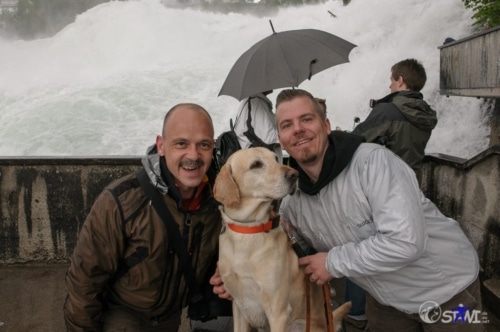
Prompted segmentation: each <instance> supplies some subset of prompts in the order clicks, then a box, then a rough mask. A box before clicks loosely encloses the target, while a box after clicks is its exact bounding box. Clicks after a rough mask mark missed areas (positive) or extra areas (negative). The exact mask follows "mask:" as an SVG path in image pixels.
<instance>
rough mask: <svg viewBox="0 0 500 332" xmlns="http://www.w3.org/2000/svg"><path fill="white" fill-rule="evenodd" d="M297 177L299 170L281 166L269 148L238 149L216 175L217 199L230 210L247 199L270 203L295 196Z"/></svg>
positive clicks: (215, 188) (215, 190)
mask: <svg viewBox="0 0 500 332" xmlns="http://www.w3.org/2000/svg"><path fill="white" fill-rule="evenodd" d="M297 178H298V172H297V171H296V170H294V169H293V168H291V167H288V166H286V165H281V164H280V163H278V160H277V158H276V155H275V154H274V153H273V152H271V151H270V150H268V149H266V148H249V149H243V150H238V151H236V152H235V153H233V154H232V155H231V156H230V157H229V159H228V160H227V162H226V163H225V164H224V166H223V167H222V168H221V170H220V172H219V174H218V175H217V178H216V179H215V186H214V196H215V199H216V200H217V201H219V202H220V203H221V204H223V205H224V206H225V207H229V208H237V207H238V206H239V205H240V204H241V201H242V200H244V199H248V198H250V199H251V198H254V199H257V200H262V201H266V200H267V201H269V202H271V201H272V200H275V199H281V198H283V197H285V196H286V195H287V194H293V192H294V191H295V188H296V185H297Z"/></svg>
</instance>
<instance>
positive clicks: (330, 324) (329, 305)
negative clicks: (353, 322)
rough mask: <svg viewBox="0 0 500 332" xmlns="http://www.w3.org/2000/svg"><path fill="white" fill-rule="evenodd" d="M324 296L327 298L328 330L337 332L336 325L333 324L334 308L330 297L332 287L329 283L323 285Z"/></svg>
mask: <svg viewBox="0 0 500 332" xmlns="http://www.w3.org/2000/svg"><path fill="white" fill-rule="evenodd" d="M322 288H323V297H324V298H325V310H326V324H327V329H326V330H327V331H328V332H335V326H334V325H333V310H332V302H331V298H330V287H329V286H328V283H326V284H324V285H323V287H322Z"/></svg>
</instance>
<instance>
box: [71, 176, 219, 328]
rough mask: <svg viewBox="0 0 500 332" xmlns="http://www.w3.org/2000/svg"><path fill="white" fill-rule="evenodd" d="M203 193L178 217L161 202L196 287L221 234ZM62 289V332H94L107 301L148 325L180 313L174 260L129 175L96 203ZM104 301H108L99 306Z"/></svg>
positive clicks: (181, 292)
mask: <svg viewBox="0 0 500 332" xmlns="http://www.w3.org/2000/svg"><path fill="white" fill-rule="evenodd" d="M205 190H206V191H207V192H206V193H205V195H204V199H203V200H202V205H201V208H200V210H199V211H196V212H183V211H182V209H181V208H179V207H178V206H179V204H178V202H176V201H175V200H174V199H173V198H172V197H171V196H170V195H164V197H163V198H164V201H165V203H166V204H167V207H168V209H169V211H170V212H171V214H172V216H173V218H174V219H175V222H176V223H177V224H178V225H179V230H180V232H181V234H183V233H185V232H187V239H188V244H187V248H189V250H188V251H189V253H190V254H191V255H192V262H191V263H192V266H193V267H194V269H195V271H196V274H197V279H198V280H200V281H201V279H203V277H205V276H206V275H207V270H208V268H209V265H210V263H212V262H213V260H214V258H215V255H216V254H217V246H218V234H219V232H220V228H221V219H220V214H219V211H218V210H217V207H216V202H215V201H214V200H213V198H212V196H211V188H210V186H207V187H205ZM186 225H190V226H189V227H186ZM125 261H126V262H127V264H125V263H124V262H125ZM124 267H125V269H124V270H125V272H124V273H123V270H122V269H123V268H124ZM120 270H122V272H120ZM208 272H209V271H208ZM121 274H123V275H121ZM115 279H116V280H115ZM66 285H67V288H68V297H67V300H66V303H65V305H64V315H65V320H66V326H67V328H68V330H70V331H99V330H100V328H101V318H102V313H103V310H105V306H104V305H105V303H107V302H108V301H111V302H113V303H116V304H120V305H123V306H124V307H126V308H128V309H130V310H131V311H132V312H133V313H134V314H137V315H140V316H142V317H143V318H144V319H147V320H152V321H155V320H163V319H165V318H166V317H168V316H169V315H172V314H176V315H179V314H180V309H181V308H182V307H184V306H186V304H187V300H188V299H187V295H188V294H187V293H188V291H187V289H186V283H185V280H184V276H183V274H182V272H180V271H179V269H178V258H177V255H176V254H175V253H174V252H173V250H172V248H171V246H170V244H169V240H168V235H167V232H166V228H165V225H164V223H163V221H162V220H161V219H160V218H159V216H158V215H157V213H156V211H155V210H154V207H153V206H152V205H150V204H149V201H148V200H147V198H146V196H145V194H144V192H143V190H142V188H141V187H140V184H139V182H138V180H137V178H136V175H135V174H130V175H128V176H125V177H123V178H121V179H119V180H117V181H115V182H113V183H111V184H110V185H109V186H108V187H106V188H105V190H104V191H103V192H102V193H101V194H100V196H99V197H98V198H97V200H96V202H95V203H94V205H93V207H92V209H91V211H90V214H89V215H88V217H87V219H86V220H85V223H84V224H83V227H82V229H81V231H80V234H79V238H78V242H77V245H76V247H75V249H74V252H73V255H72V258H71V264H70V267H69V270H68V272H67V275H66ZM105 293H106V298H107V299H109V300H103V296H104V294H105Z"/></svg>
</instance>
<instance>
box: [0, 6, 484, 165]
mask: <svg viewBox="0 0 500 332" xmlns="http://www.w3.org/2000/svg"><path fill="white" fill-rule="evenodd" d="M328 11H331V12H332V13H334V14H335V15H336V16H337V17H336V18H333V17H332V16H331V15H330V14H329V13H328ZM471 15H472V12H470V11H468V10H466V9H465V8H464V6H463V3H462V1H461V0H440V1H434V0H418V1H417V0H398V1H395V0H377V1H372V0H356V1H352V2H351V4H350V5H348V6H343V5H342V2H341V1H333V0H332V1H329V2H326V3H323V4H318V5H309V6H304V7H292V8H284V9H281V10H279V11H278V12H277V13H273V14H271V16H270V17H256V16H253V15H248V14H246V15H245V14H234V13H231V14H219V13H212V12H203V11H199V10H195V9H173V8H166V7H164V6H163V5H162V4H161V3H160V2H159V1H158V0H142V1H128V2H121V1H113V2H109V3H105V4H102V5H100V6H97V7H94V8H93V9H91V10H89V11H87V12H85V13H83V14H81V15H79V16H78V17H77V19H76V21H75V22H74V23H73V24H71V25H69V26H67V27H66V28H65V29H64V30H62V31H61V32H60V33H58V34H57V35H55V36H54V37H52V38H46V39H39V40H34V41H14V42H12V41H3V40H0V66H1V67H0V72H1V75H0V123H1V126H2V130H0V155H3V156H40V155H45V156H64V155H142V154H143V153H144V151H145V149H146V147H147V146H148V145H150V144H152V143H153V142H154V139H155V136H156V134H158V133H160V130H161V125H162V119H163V116H164V114H165V113H166V111H167V110H168V109H169V108H170V107H171V106H173V105H174V104H176V103H179V102H195V103H199V104H201V105H203V106H204V107H206V108H207V109H208V110H209V112H210V113H211V114H212V117H213V118H214V122H215V129H216V134H218V133H220V132H222V131H223V130H225V129H227V128H228V126H229V118H230V117H232V116H233V117H234V116H235V112H236V108H237V105H238V101H237V100H236V99H234V98H232V97H228V96H220V97H217V95H218V93H219V90H220V87H221V86H222V83H223V81H224V79H225V77H226V75H227V73H228V72H229V70H230V68H231V66H232V65H233V63H234V62H235V61H236V59H237V58H238V57H239V55H240V54H242V53H243V52H244V51H245V50H246V49H248V48H249V47H250V46H251V45H253V44H254V43H255V42H257V41H259V40H260V39H263V38H265V37H267V36H268V35H269V34H271V27H270V25H269V22H268V20H269V19H272V21H273V25H274V28H275V30H276V31H284V30H294V29H302V28H313V29H321V30H325V31H328V32H331V33H333V34H336V35H338V36H339V37H342V38H344V39H347V40H349V41H351V42H352V43H354V44H356V45H358V47H357V48H355V49H354V50H353V51H352V52H351V55H350V60H351V61H350V63H348V64H343V65H339V66H336V67H334V68H331V69H327V70H325V71H323V72H321V73H319V74H317V75H315V76H313V78H312V79H311V81H306V82H304V83H303V84H301V85H300V86H299V87H300V88H304V89H307V90H309V91H311V92H312V93H313V94H314V95H317V96H319V97H323V98H326V99H327V104H328V112H329V117H330V119H331V121H332V123H333V126H340V127H341V128H342V129H352V124H353V121H352V120H353V118H354V116H359V117H361V119H364V118H365V117H366V115H367V114H368V112H369V111H370V109H369V107H368V100H369V99H371V98H380V97H383V96H384V95H386V94H387V93H389V74H390V67H391V66H392V64H393V63H395V62H397V61H399V60H402V59H405V58H409V57H415V58H417V59H419V60H421V61H422V62H423V64H424V66H425V67H426V70H427V74H428V81H427V84H426V86H425V88H424V89H423V91H422V92H423V93H424V96H425V98H426V100H428V101H429V103H430V104H432V105H433V106H434V107H435V109H436V110H437V111H438V117H439V123H438V126H437V127H436V129H435V130H434V132H433V134H432V137H431V140H430V142H429V144H428V148H427V152H440V153H446V154H451V155H455V156H459V157H463V158H468V157H471V156H473V155H475V154H477V153H479V152H481V151H482V150H483V149H484V148H486V146H487V144H488V138H487V135H488V134H489V127H488V124H487V123H486V120H485V119H486V112H487V110H486V109H481V100H477V99H475V98H458V97H450V98H446V97H445V96H440V95H439V50H438V46H440V45H442V43H443V41H444V39H445V38H446V37H453V38H455V39H459V38H463V37H465V36H467V35H469V34H471V33H472V30H471V28H470V26H471V23H472V21H471V18H470V17H471ZM278 92H279V90H276V91H275V92H274V93H273V94H272V95H271V99H272V100H274V99H275V97H276V95H277V93H278Z"/></svg>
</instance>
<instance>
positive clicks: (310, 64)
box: [307, 59, 318, 80]
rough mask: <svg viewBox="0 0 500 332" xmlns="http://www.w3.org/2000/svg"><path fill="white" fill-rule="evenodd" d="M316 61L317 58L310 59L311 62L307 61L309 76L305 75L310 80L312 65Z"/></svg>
mask: <svg viewBox="0 0 500 332" xmlns="http://www.w3.org/2000/svg"><path fill="white" fill-rule="evenodd" d="M316 62H318V59H312V60H311V62H309V76H308V77H307V79H308V80H311V76H312V66H313V65H314V64H315V63H316Z"/></svg>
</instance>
